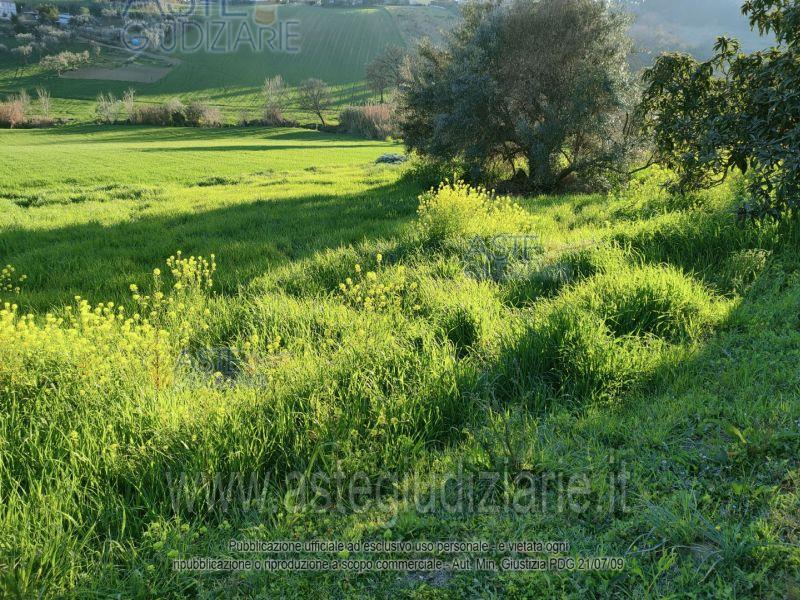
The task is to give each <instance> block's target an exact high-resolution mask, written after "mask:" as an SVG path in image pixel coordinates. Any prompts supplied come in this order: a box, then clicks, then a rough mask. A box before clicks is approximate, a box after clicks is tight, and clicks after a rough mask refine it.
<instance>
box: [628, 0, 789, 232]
mask: <svg viewBox="0 0 800 600" xmlns="http://www.w3.org/2000/svg"><path fill="white" fill-rule="evenodd" d="M742 10H743V12H744V14H746V15H747V16H749V18H750V23H751V25H752V26H753V27H756V28H758V30H759V32H761V33H768V32H771V33H773V34H774V35H775V37H776V39H777V41H778V45H777V46H775V47H773V48H771V49H769V50H765V51H760V52H755V53H753V54H749V55H744V54H742V53H741V52H740V51H739V44H738V42H737V41H736V40H732V39H728V38H719V39H718V41H717V44H716V46H715V55H714V56H713V57H712V58H711V59H710V60H707V61H704V62H700V61H698V60H696V59H694V58H693V57H691V56H688V55H684V54H666V55H663V56H661V57H659V58H658V60H657V61H656V63H655V64H654V65H653V67H652V68H650V69H648V70H647V71H646V72H645V76H644V77H645V82H646V85H647V87H646V90H645V93H644V97H643V102H642V106H641V111H642V114H643V115H644V119H645V127H646V130H647V131H648V132H649V133H650V134H652V136H653V138H654V140H655V145H656V149H657V159H658V160H659V161H661V162H662V163H663V164H665V165H667V166H668V167H670V168H672V169H674V170H675V171H676V172H677V179H676V180H675V181H674V182H673V185H674V187H675V188H676V189H678V190H680V191H687V190H694V189H702V188H708V187H712V186H714V185H717V184H719V183H721V182H722V181H724V180H725V178H726V177H727V175H728V174H729V173H730V172H731V171H732V170H738V171H741V172H742V173H744V174H746V177H747V180H748V191H749V195H750V199H749V201H748V202H746V203H744V204H743V205H742V207H741V208H740V212H739V215H740V218H750V217H757V218H763V217H766V216H769V217H772V218H779V217H780V216H781V215H782V214H784V213H786V212H787V211H796V210H797V209H798V208H800V151H799V150H798V148H800V116H799V115H800V98H798V95H797V93H796V90H797V89H798V88H799V87H800V68H798V64H800V52H799V51H798V43H799V42H800V36H799V34H798V32H800V28H799V27H798V23H799V22H800V5H798V3H797V2H784V1H781V0H748V1H747V2H745V3H744V6H743V9H742Z"/></svg>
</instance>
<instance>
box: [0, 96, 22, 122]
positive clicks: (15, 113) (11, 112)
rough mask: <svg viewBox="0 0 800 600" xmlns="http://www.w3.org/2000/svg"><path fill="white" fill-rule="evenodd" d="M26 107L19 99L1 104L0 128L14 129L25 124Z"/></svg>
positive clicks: (12, 99)
mask: <svg viewBox="0 0 800 600" xmlns="http://www.w3.org/2000/svg"><path fill="white" fill-rule="evenodd" d="M25 113H26V106H25V103H24V102H22V101H21V100H20V99H19V98H11V99H9V100H6V101H5V102H0V126H2V127H9V128H12V129H13V128H14V127H16V126H18V125H21V124H22V123H24V122H25V116H26V115H25Z"/></svg>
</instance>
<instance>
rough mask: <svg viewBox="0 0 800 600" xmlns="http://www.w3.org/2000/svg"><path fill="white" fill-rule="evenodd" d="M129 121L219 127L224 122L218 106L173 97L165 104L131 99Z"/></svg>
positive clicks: (144, 123)
mask: <svg viewBox="0 0 800 600" xmlns="http://www.w3.org/2000/svg"><path fill="white" fill-rule="evenodd" d="M130 106H131V113H129V117H128V119H129V121H130V122H131V123H133V124H135V125H158V126H161V127H169V126H178V127H179V126H190V127H219V126H221V125H222V124H223V122H222V113H221V112H220V110H219V109H218V108H215V107H212V106H208V105H207V104H203V103H202V102H191V103H189V104H188V105H186V104H184V103H183V102H181V101H180V99H178V98H172V99H170V100H168V101H167V102H164V103H163V104H139V105H136V106H134V105H133V102H132V100H131V102H130Z"/></svg>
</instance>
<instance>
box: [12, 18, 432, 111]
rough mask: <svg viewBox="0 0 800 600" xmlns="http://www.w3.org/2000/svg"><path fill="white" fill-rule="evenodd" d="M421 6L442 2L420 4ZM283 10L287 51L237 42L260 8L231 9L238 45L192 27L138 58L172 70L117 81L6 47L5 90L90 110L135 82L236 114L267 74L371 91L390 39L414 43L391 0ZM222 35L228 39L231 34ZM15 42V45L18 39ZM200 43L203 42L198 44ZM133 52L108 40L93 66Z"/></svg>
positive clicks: (348, 94)
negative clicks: (376, 63) (36, 60)
mask: <svg viewBox="0 0 800 600" xmlns="http://www.w3.org/2000/svg"><path fill="white" fill-rule="evenodd" d="M415 10H418V11H421V12H426V11H433V10H435V9H432V8H428V7H415ZM277 14H278V17H277V18H278V22H279V23H292V32H293V34H294V35H295V36H296V37H295V38H294V42H293V43H294V44H295V45H296V46H297V47H296V48H295V49H294V51H291V52H289V51H284V49H283V48H281V47H280V42H278V41H276V42H274V46H275V49H271V48H270V47H269V45H267V44H266V43H265V42H262V46H261V48H259V46H258V42H257V41H253V42H252V43H250V42H244V43H241V44H234V42H235V41H236V36H237V35H238V32H239V31H240V30H241V27H242V26H243V25H246V26H249V27H250V29H249V31H256V29H255V27H254V26H253V25H252V23H253V22H254V21H253V17H252V16H248V17H247V18H241V17H235V16H230V17H224V18H222V22H224V23H225V31H226V32H230V34H229V38H228V39H229V40H230V48H229V49H230V51H227V50H226V51H224V52H218V51H216V46H214V41H215V40H214V39H212V37H208V38H207V39H206V37H203V39H201V40H200V41H199V44H198V42H197V41H196V40H195V38H197V37H198V34H196V33H195V30H194V29H188V33H187V34H186V36H184V37H185V40H184V41H183V42H182V44H180V45H179V46H177V48H176V50H175V51H174V52H170V53H169V54H166V55H164V54H160V55H156V56H154V55H150V54H148V55H146V56H142V57H139V58H137V59H136V63H137V64H141V65H144V67H147V66H148V65H153V66H156V67H158V68H163V67H166V68H167V73H166V75H165V76H163V78H161V79H160V80H158V81H156V82H153V83H143V82H141V81H137V80H136V79H139V78H138V77H135V78H134V80H133V81H124V80H122V81H114V80H111V79H109V77H113V75H103V77H104V78H101V79H97V78H93V77H94V75H95V74H96V73H97V71H96V69H85V70H83V71H79V72H78V73H70V74H68V76H65V77H57V76H55V75H54V74H49V73H44V72H42V70H41V69H40V68H39V67H38V66H37V65H29V66H23V67H20V65H19V64H17V63H16V62H14V61H13V60H12V58H11V57H10V55H9V54H7V53H6V54H0V93H3V92H5V93H9V92H12V91H16V90H19V89H27V90H33V89H35V88H36V87H38V86H45V87H47V88H48V89H49V90H50V91H51V93H52V95H53V97H54V98H55V99H57V102H56V109H57V110H62V111H64V112H66V114H70V115H73V116H83V117H84V118H86V117H87V116H89V115H90V114H91V105H92V104H93V103H94V99H95V97H96V96H97V94H98V93H101V92H111V93H114V94H115V95H117V96H118V97H119V96H120V95H121V94H122V93H123V92H124V90H126V89H127V88H130V87H134V88H135V89H136V90H137V92H138V95H139V96H140V98H143V99H148V100H151V101H160V100H163V99H167V98H169V97H172V96H180V97H181V98H183V99H185V100H192V99H194V100H202V101H205V102H208V103H211V104H214V105H217V106H220V107H222V108H223V109H224V110H225V112H226V113H227V114H229V115H230V116H231V117H234V116H235V115H236V113H237V112H238V111H239V110H243V109H253V110H258V109H259V107H260V102H261V98H260V88H261V85H262V84H263V82H264V79H265V78H266V77H271V76H274V75H277V74H280V75H282V76H283V77H284V79H285V80H286V81H287V82H288V83H289V84H292V85H294V84H297V83H299V82H300V81H302V80H303V79H307V78H310V77H316V78H321V79H324V80H325V81H326V82H327V83H329V84H331V85H332V86H334V88H335V90H336V95H337V106H341V105H343V104H347V103H349V102H355V101H363V100H364V99H365V98H368V97H369V96H370V95H369V93H368V92H367V91H366V90H365V87H364V83H363V81H364V74H365V69H366V65H367V64H368V63H369V62H370V61H371V60H373V59H374V58H375V57H376V56H377V55H378V54H380V53H381V52H382V51H383V50H384V49H385V48H386V47H387V46H390V45H404V44H405V43H406V41H405V38H404V37H403V34H401V31H400V29H399V27H398V25H397V23H396V21H395V19H394V18H393V17H392V15H391V14H390V12H389V11H387V10H386V9H383V8H375V9H358V10H356V9H324V8H319V7H309V6H301V5H292V6H281V7H279V8H278V13H277ZM211 20H213V21H214V22H215V23H216V22H219V21H220V19H219V17H213V18H209V19H203V18H201V19H199V22H200V23H203V22H204V21H211ZM203 27H206V25H203ZM210 27H211V29H209V30H208V31H212V30H213V31H216V30H215V29H214V27H215V26H214V25H211V26H210ZM281 31H282V30H281ZM205 35H206V34H205V33H204V34H203V36H205ZM244 35H245V34H242V37H244ZM281 35H283V34H281ZM405 35H408V33H407V32H405ZM221 43H222V44H223V45H224V41H223V42H221ZM9 44H10V45H12V46H13V42H9ZM197 45H199V48H198V49H197V50H193V48H194V47H195V46H197ZM79 48H80V46H78V49H79ZM189 50H192V51H191V52H190V51H189ZM130 60H131V56H130V54H129V53H125V52H121V51H115V50H114V49H111V48H106V47H103V48H102V49H101V58H100V59H96V60H93V64H92V67H102V68H103V69H105V70H111V71H114V70H116V71H117V72H123V71H124V70H125V69H126V68H127V65H128V64H129V63H130ZM122 79H124V77H122Z"/></svg>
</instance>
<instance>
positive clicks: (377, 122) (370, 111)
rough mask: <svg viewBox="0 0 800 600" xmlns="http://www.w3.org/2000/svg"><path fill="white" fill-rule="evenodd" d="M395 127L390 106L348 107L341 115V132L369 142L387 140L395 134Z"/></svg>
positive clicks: (367, 105)
mask: <svg viewBox="0 0 800 600" xmlns="http://www.w3.org/2000/svg"><path fill="white" fill-rule="evenodd" d="M394 125H395V118H394V107H393V106H392V105H390V104H366V105H364V106H348V107H347V108H345V109H344V110H343V111H342V112H341V113H339V131H341V132H343V133H349V134H350V135H356V136H358V137H363V138H367V139H369V140H385V139H386V138H387V137H389V136H390V135H392V134H393V133H394V132H395V129H394Z"/></svg>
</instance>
